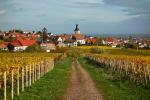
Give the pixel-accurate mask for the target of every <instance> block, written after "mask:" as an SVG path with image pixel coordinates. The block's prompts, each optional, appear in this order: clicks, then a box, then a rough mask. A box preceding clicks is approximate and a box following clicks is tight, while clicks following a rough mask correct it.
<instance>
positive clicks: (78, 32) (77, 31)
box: [74, 24, 80, 34]
mask: <svg viewBox="0 0 150 100" xmlns="http://www.w3.org/2000/svg"><path fill="white" fill-rule="evenodd" d="M74 32H75V34H80V29H79V27H78V24H76V28H75V30H74Z"/></svg>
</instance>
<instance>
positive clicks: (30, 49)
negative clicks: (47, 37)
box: [25, 44, 45, 52]
mask: <svg viewBox="0 0 150 100" xmlns="http://www.w3.org/2000/svg"><path fill="white" fill-rule="evenodd" d="M44 51H45V50H44V49H43V48H42V47H41V46H39V45H37V44H34V45H31V46H29V47H27V48H26V50H25V52H44Z"/></svg>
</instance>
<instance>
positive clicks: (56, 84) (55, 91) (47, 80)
mask: <svg viewBox="0 0 150 100" xmlns="http://www.w3.org/2000/svg"><path fill="white" fill-rule="evenodd" d="M70 69H71V59H70V58H65V59H63V60H62V61H60V62H58V63H57V64H56V65H55V68H54V69H53V70H52V71H50V72H49V73H47V74H46V75H45V76H43V77H42V78H41V79H40V80H38V81H37V82H36V83H35V84H33V85H32V87H30V88H27V89H25V92H23V93H21V95H20V96H19V97H16V98H15V100H61V99H62V97H63V95H64V93H65V91H66V89H67V86H68V83H69V79H70Z"/></svg>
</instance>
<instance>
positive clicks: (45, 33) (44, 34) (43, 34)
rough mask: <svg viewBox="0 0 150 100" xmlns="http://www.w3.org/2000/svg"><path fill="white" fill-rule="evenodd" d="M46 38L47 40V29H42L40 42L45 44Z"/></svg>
mask: <svg viewBox="0 0 150 100" xmlns="http://www.w3.org/2000/svg"><path fill="white" fill-rule="evenodd" d="M47 38H48V36H47V29H46V28H45V27H44V28H43V29H42V42H46V41H47Z"/></svg>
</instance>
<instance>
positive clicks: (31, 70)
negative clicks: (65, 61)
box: [0, 53, 61, 100]
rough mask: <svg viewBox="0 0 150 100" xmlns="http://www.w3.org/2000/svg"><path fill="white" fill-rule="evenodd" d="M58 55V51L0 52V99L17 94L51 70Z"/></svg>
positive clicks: (58, 57)
mask: <svg viewBox="0 0 150 100" xmlns="http://www.w3.org/2000/svg"><path fill="white" fill-rule="evenodd" d="M60 56H61V54H59V53H55V54H53V53H49V54H47V53H0V93H1V94H0V99H2V98H4V100H6V99H10V98H11V99H13V98H14V96H15V95H18V96H19V94H20V92H21V91H22V92H23V91H24V90H25V88H26V87H30V86H31V85H32V84H33V83H35V82H36V80H38V79H40V77H42V76H43V75H45V74H46V73H47V72H49V71H50V70H52V69H53V67H54V62H55V61H57V60H59V59H60V58H61V57H60ZM9 91H11V93H10V92H9Z"/></svg>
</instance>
